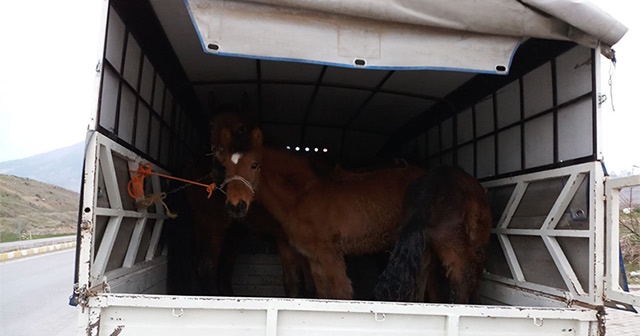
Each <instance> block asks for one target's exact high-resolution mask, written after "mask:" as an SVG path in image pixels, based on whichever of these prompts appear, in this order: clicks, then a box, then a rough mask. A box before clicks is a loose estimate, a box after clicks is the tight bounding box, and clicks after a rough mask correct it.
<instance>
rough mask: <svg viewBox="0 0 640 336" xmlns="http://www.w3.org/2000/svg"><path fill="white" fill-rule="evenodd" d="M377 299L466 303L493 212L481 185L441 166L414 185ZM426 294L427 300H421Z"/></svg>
mask: <svg viewBox="0 0 640 336" xmlns="http://www.w3.org/2000/svg"><path fill="white" fill-rule="evenodd" d="M404 204H405V220H404V223H403V224H402V226H401V228H400V232H399V234H398V241H397V242H396V246H395V248H394V250H393V252H392V254H391V257H390V259H389V264H388V266H387V268H386V269H385V271H384V272H383V273H382V275H381V276H380V277H379V281H378V284H377V285H376V288H375V295H376V298H377V299H378V300H383V301H418V302H421V301H423V300H424V299H425V298H426V299H427V301H429V302H449V303H468V302H469V299H470V296H471V295H472V294H473V292H474V290H475V288H476V286H477V284H478V280H479V278H480V276H481V275H482V271H483V269H484V265H485V259H486V249H487V246H488V243H489V233H490V230H491V223H492V220H491V209H490V207H489V202H488V199H487V194H486V192H485V190H484V189H483V187H482V185H480V183H479V182H478V181H477V180H476V179H475V178H474V177H472V176H470V175H469V174H467V173H466V172H464V171H463V170H462V169H460V168H454V167H440V168H437V169H435V170H433V171H432V172H430V173H428V174H426V175H424V176H422V177H420V178H419V179H417V180H416V181H415V182H413V183H412V184H411V185H410V186H409V188H407V192H406V195H405V201H404ZM425 290H426V297H425Z"/></svg>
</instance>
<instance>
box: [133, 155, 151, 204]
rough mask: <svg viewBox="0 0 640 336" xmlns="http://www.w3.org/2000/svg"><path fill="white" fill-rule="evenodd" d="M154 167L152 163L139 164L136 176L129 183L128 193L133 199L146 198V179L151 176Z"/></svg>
mask: <svg viewBox="0 0 640 336" xmlns="http://www.w3.org/2000/svg"><path fill="white" fill-rule="evenodd" d="M152 168H153V167H152V166H151V164H150V163H145V164H139V165H138V170H136V171H135V173H136V175H135V176H133V177H132V178H131V180H130V181H129V183H127V191H128V192H129V196H131V198H140V197H143V196H144V179H145V178H146V177H148V176H150V175H151V173H152Z"/></svg>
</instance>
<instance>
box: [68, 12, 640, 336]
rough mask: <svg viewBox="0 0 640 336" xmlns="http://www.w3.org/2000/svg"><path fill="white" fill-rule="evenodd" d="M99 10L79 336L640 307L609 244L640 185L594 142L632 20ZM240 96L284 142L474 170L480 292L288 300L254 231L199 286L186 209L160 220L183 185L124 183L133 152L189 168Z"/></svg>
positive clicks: (421, 330) (556, 325)
mask: <svg viewBox="0 0 640 336" xmlns="http://www.w3.org/2000/svg"><path fill="white" fill-rule="evenodd" d="M101 4H102V6H103V7H104V10H103V16H102V17H101V20H102V21H101V22H102V23H101V27H102V29H101V31H100V35H99V38H100V39H101V41H103V43H102V44H101V48H100V53H99V58H98V62H97V67H96V74H97V76H96V78H97V79H96V96H95V102H96V113H95V118H93V119H92V121H91V124H90V127H89V130H88V133H87V139H86V154H85V161H84V170H83V184H82V192H81V202H80V204H81V207H80V212H79V223H78V244H77V257H76V277H75V285H74V292H73V295H72V304H74V305H77V309H78V312H79V314H80V315H79V316H80V322H79V326H78V333H79V334H80V335H178V334H179V335H209V334H223V335H326V334H331V335H349V336H354V335H399V334H407V335H408V334H411V335H414V334H416V335H417V334H421V335H424V334H429V335H493V336H495V335H512V334H514V333H518V334H523V335H603V334H604V333H605V328H606V324H605V318H606V316H605V310H604V307H605V306H615V307H622V308H627V309H632V307H633V306H638V305H639V304H640V301H639V298H638V296H637V295H635V296H634V295H631V294H629V293H627V292H625V291H624V287H625V283H624V276H623V274H624V273H623V272H622V270H621V267H620V263H619V257H620V253H619V243H618V233H619V231H618V212H619V192H620V190H621V189H623V188H627V187H630V186H634V185H640V179H639V178H638V177H637V176H635V177H628V178H620V179H612V178H609V177H608V175H607V172H606V168H605V167H604V165H603V160H602V155H601V144H602V142H601V137H602V132H601V130H602V128H601V119H602V104H603V102H604V101H605V99H606V94H607V92H608V88H607V87H604V88H602V87H601V84H600V83H601V78H600V77H601V75H600V69H601V67H602V66H603V63H604V64H606V63H608V62H610V61H612V60H615V54H614V51H613V49H612V46H613V45H614V44H615V43H616V42H618V41H619V39H621V38H622V36H623V35H624V33H625V32H626V30H627V29H626V27H624V26H623V25H622V24H620V23H619V22H617V21H616V20H615V19H614V18H612V17H611V16H610V15H608V14H607V13H605V12H603V11H602V10H600V9H599V8H597V7H595V6H594V5H593V4H591V3H589V2H586V1H584V2H583V1H568V0H567V1H564V0H563V1H553V2H549V1H539V0H525V1H507V0H489V1H479V2H476V1H470V0H460V1H446V0H434V1H367V0H364V1H353V0H342V1H303V0H300V1H293V0H244V1H236V0H225V1H220V0H110V1H101ZM602 55H604V56H605V57H602ZM243 95H246V97H248V104H249V106H251V108H252V109H253V110H254V111H256V112H255V113H256V114H257V119H258V121H259V123H260V125H261V127H262V129H263V130H264V132H265V134H266V135H267V136H269V137H271V138H273V139H275V140H277V141H279V143H281V144H283V146H284V145H286V146H289V148H290V150H291V151H292V152H294V151H296V149H298V150H299V151H300V152H301V153H300V154H305V152H306V151H309V152H313V153H314V154H315V152H316V150H317V151H318V153H317V155H320V156H321V155H325V156H326V157H327V158H330V159H331V160H335V161H334V162H341V164H343V165H344V166H346V167H361V166H366V165H373V164H375V163H376V162H379V161H377V160H380V159H379V158H388V159H390V158H401V159H403V160H405V161H406V162H409V163H411V164H415V165H419V166H422V167H425V168H430V167H435V166H438V165H443V164H447V165H456V166H460V167H462V168H463V169H464V170H466V171H467V172H469V173H470V174H472V175H473V176H475V177H476V178H478V179H479V180H480V181H481V182H482V184H483V186H484V187H485V188H486V190H487V193H488V196H489V199H490V203H491V208H492V212H493V217H494V223H493V228H492V230H491V244H490V248H489V251H488V259H487V264H486V267H485V271H484V274H483V277H482V280H481V284H480V285H479V288H478V290H477V293H476V296H477V298H476V303H475V304H473V305H463V304H434V303H406V302H400V303H394V302H379V301H376V300H373V299H370V298H368V299H358V298H357V297H356V298H355V299H354V300H319V299H305V298H290V297H285V295H284V291H283V289H282V281H281V271H280V267H281V266H280V264H279V260H278V258H277V256H276V255H275V253H274V249H273V247H272V245H270V243H269V242H268V241H261V240H258V241H257V242H255V243H252V244H245V245H243V249H242V251H241V255H239V256H238V258H237V263H236V265H235V271H234V274H233V278H232V279H233V289H234V294H235V295H234V296H219V295H201V294H199V292H198V291H194V290H191V289H189V288H190V287H189V285H188V284H189V283H192V282H193V272H192V269H191V268H192V267H190V266H189V265H191V264H190V263H191V262H192V261H191V258H190V254H191V251H190V244H189V242H190V241H192V238H193V237H190V236H189V235H193V234H194V233H193V232H191V231H189V230H188V228H189V227H190V223H189V218H190V217H189V213H188V212H185V211H184V210H180V211H178V217H177V218H175V219H172V218H169V217H168V214H169V213H168V212H167V210H171V207H172V205H171V204H174V203H179V201H180V200H181V199H183V198H184V194H182V193H183V192H184V187H183V188H181V187H177V188H176V187H175V186H176V184H175V182H174V181H173V180H171V179H168V178H165V177H163V176H160V175H151V176H149V177H148V178H146V182H144V183H143V187H144V192H145V193H146V194H148V195H163V196H165V197H166V198H165V199H164V200H163V201H164V202H165V204H167V205H168V206H167V208H165V206H164V205H163V204H162V201H161V200H158V202H156V203H154V204H151V205H150V206H149V207H147V206H139V205H136V203H134V201H133V199H132V197H131V196H130V194H129V193H128V190H127V186H128V184H129V182H130V181H131V180H132V179H133V178H135V176H136V170H137V169H138V167H139V166H140V164H149V167H153V171H154V172H155V173H161V174H165V175H168V176H176V177H180V175H181V174H182V173H181V172H182V171H183V170H182V169H183V168H184V165H185V164H187V163H188V162H190V160H192V159H193V158H196V157H199V156H201V155H203V153H206V152H207V150H208V148H209V120H210V117H211V116H210V111H212V110H213V109H214V106H213V105H218V104H222V103H232V102H233V101H236V100H238V99H239V98H240V97H241V96H243ZM211 97H215V102H214V101H213V99H211ZM307 154H308V153H307ZM183 177H184V176H183ZM185 187H186V185H185ZM191 188H198V187H197V186H192V187H191ZM203 197H206V193H205V192H204V191H203ZM212 197H224V195H222V194H220V193H219V192H216V193H214V194H213V196H212ZM172 201H173V202H174V203H172ZM173 211H176V210H175V209H173ZM212 225H215V223H213V224H212ZM190 232H191V233H190ZM176 241H182V242H183V244H178V243H176ZM247 245H248V246H247ZM355 264H356V265H357V266H362V265H367V263H365V262H357V263H355ZM371 279H372V278H369V281H372V280H371ZM352 280H354V279H352ZM373 281H375V279H373ZM355 285H356V281H355V280H354V286H355Z"/></svg>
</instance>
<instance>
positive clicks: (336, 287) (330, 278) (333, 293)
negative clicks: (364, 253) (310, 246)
mask: <svg viewBox="0 0 640 336" xmlns="http://www.w3.org/2000/svg"><path fill="white" fill-rule="evenodd" d="M319 250H320V251H319V253H318V254H317V255H315V256H312V257H310V258H309V266H310V267H311V274H312V276H313V280H314V282H315V285H316V291H317V293H318V298H320V299H339V300H350V299H351V298H352V297H353V289H352V287H351V282H350V281H349V277H347V266H346V264H345V262H344V255H342V254H341V253H338V251H335V250H333V249H319ZM322 251H324V252H322Z"/></svg>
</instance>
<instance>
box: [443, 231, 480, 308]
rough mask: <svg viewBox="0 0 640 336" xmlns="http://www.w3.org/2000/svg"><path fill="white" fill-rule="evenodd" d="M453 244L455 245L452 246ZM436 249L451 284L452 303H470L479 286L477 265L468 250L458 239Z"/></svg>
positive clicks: (450, 295)
mask: <svg viewBox="0 0 640 336" xmlns="http://www.w3.org/2000/svg"><path fill="white" fill-rule="evenodd" d="M452 243H453V244H452ZM444 245H445V246H444V247H443V246H438V247H436V251H437V254H438V256H439V257H440V260H441V261H442V266H443V267H444V269H445V272H446V277H447V279H448V283H449V302H450V303H469V298H470V297H471V294H472V292H473V290H474V289H475V287H476V284H477V281H478V279H477V270H476V268H477V263H476V262H475V259H474V258H473V255H472V253H470V251H469V250H468V248H461V247H462V246H464V245H463V243H462V242H461V241H459V240H457V239H454V240H453V241H451V242H449V243H448V244H444Z"/></svg>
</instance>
